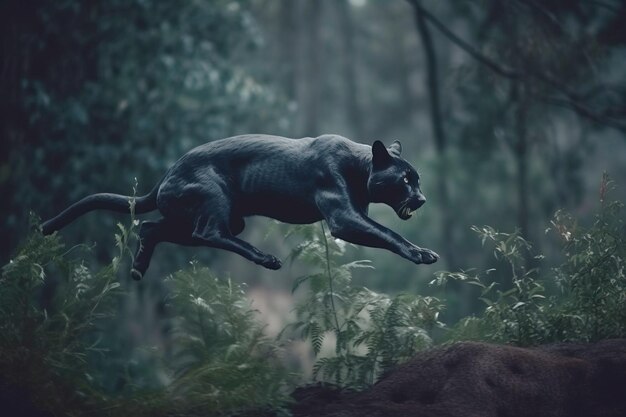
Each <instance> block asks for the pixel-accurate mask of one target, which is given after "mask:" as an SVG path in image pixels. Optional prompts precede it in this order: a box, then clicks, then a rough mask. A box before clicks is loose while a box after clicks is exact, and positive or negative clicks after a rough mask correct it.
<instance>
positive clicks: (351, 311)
mask: <svg viewBox="0 0 626 417" xmlns="http://www.w3.org/2000/svg"><path fill="white" fill-rule="evenodd" d="M293 233H298V234H300V235H301V236H303V237H304V241H303V242H302V243H301V244H299V245H297V246H296V248H295V249H294V251H293V252H292V254H291V258H292V259H293V258H299V259H301V260H304V261H305V262H307V263H309V264H310V265H312V266H313V267H314V271H313V272H312V273H310V274H307V275H304V276H302V277H299V278H297V279H296V280H295V283H294V286H293V291H296V290H297V289H298V288H299V287H300V286H302V285H303V284H305V283H306V285H307V286H308V292H307V296H306V299H305V300H304V302H302V303H300V304H299V305H298V306H297V307H296V315H297V321H296V322H294V323H291V324H289V325H288V326H286V327H285V329H284V330H283V334H284V333H285V332H295V333H296V334H299V335H300V337H302V338H304V339H308V340H310V342H311V345H312V348H313V352H314V353H315V355H316V356H318V359H317V361H316V362H315V365H314V367H313V374H314V377H315V378H318V377H320V376H321V377H322V378H323V379H324V380H326V381H331V382H334V383H336V384H338V385H343V386H347V387H351V388H357V389H358V388H364V387H365V386H367V385H369V384H372V383H374V382H375V381H376V379H377V377H378V376H379V375H380V374H381V372H384V371H385V370H387V369H389V368H390V367H392V366H395V365H396V364H398V363H400V362H402V361H405V360H407V359H409V358H411V357H412V356H413V355H414V354H415V352H417V351H418V350H419V349H423V348H425V347H428V346H430V345H431V344H432V338H431V336H430V331H431V330H432V329H433V328H434V327H437V326H443V324H442V323H441V322H439V321H438V315H439V313H440V312H441V311H442V309H443V304H442V303H441V302H440V301H439V300H438V299H436V298H434V297H421V296H418V295H412V294H400V295H397V296H395V297H390V296H388V295H385V294H379V293H376V292H374V291H371V290H369V289H367V288H365V287H358V286H352V283H351V281H352V271H353V270H354V269H356V268H372V266H371V264H370V261H367V260H358V261H352V262H347V263H341V262H340V258H341V257H342V255H343V254H344V252H345V248H346V244H345V243H344V242H342V241H339V240H335V239H333V238H332V237H331V236H330V235H329V234H328V233H327V231H326V229H325V228H324V225H323V224H321V223H320V225H319V227H318V226H315V225H313V226H300V227H296V228H294V229H292V231H291V232H290V233H289V234H293ZM331 336H332V337H334V353H333V354H330V355H328V354H325V353H324V352H323V351H322V346H323V343H324V340H326V339H327V338H328V339H330V338H331Z"/></svg>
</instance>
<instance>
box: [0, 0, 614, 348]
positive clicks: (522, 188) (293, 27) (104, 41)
mask: <svg viewBox="0 0 626 417" xmlns="http://www.w3.org/2000/svg"><path fill="white" fill-rule="evenodd" d="M625 28H626V4H625V3H624V2H620V1H610V0H604V1H575V0H549V1H542V2H538V1H532V0H510V1H498V0H484V1H435V0H429V1H426V0H425V1H418V0H411V1H382V0H350V1H348V0H334V1H330V0H315V1H311V0H308V1H305V0H275V1H271V2H267V1H254V0H251V1H225V0H215V1H199V0H198V1H186V2H165V1H150V0H110V1H97V2H83V1H79V0H62V1H54V2H50V1H33V2H29V3H24V2H17V1H13V0H7V1H4V2H2V4H1V5H0V32H1V33H2V35H1V36H2V50H1V53H2V61H1V64H0V70H1V74H0V105H1V106H2V111H0V120H1V123H0V131H1V133H2V145H1V146H2V152H1V153H0V187H1V193H0V195H2V196H3V197H2V204H1V205H0V218H1V219H2V220H1V224H2V235H3V239H2V240H1V241H0V262H1V263H2V264H5V263H7V262H9V260H10V259H11V257H12V256H13V254H14V253H15V250H16V248H17V247H18V245H19V244H20V243H21V242H22V241H23V239H24V236H25V235H26V233H27V231H28V222H29V212H30V211H33V212H34V213H35V214H36V215H38V216H40V217H41V218H43V219H46V218H49V217H51V216H53V215H55V214H57V213H58V212H59V211H61V210H62V209H63V208H65V207H66V206H68V205H69V204H70V203H72V202H75V201H77V200H78V199H80V198H82V197H84V196H86V195H88V194H92V193H96V192H113V193H119V194H124V195H130V194H132V193H133V187H134V186H135V181H137V183H138V190H137V194H138V195H142V194H145V193H147V192H148V191H149V190H150V189H151V187H152V186H153V184H154V183H155V182H156V181H158V179H159V178H160V177H161V175H163V173H164V172H165V170H166V169H167V167H168V166H170V165H171V164H172V163H173V162H174V161H175V160H176V159H177V158H178V157H180V156H181V155H182V154H183V153H185V152H186V151H187V150H189V149H191V148H193V147H194V146H197V145H200V144H202V143H205V142H207V141H211V140H216V139H220V138H224V137H228V136H233V135H237V134H245V133H266V134H274V135H283V136H288V137H303V136H317V135H320V134H324V133H336V134H340V135H343V136H346V137H348V138H351V139H353V140H355V141H358V142H362V143H369V144H371V143H372V142H373V141H374V140H376V139H379V140H382V141H383V142H385V143H387V144H390V143H391V142H392V141H393V140H400V141H401V142H402V144H403V148H404V151H403V156H404V157H405V159H407V160H408V161H410V162H412V163H413V164H414V165H415V166H416V167H417V168H418V171H419V172H420V174H421V176H422V184H423V185H422V188H423V191H424V193H425V195H426V197H427V199H428V202H427V204H426V205H425V206H424V207H423V208H422V209H421V210H420V211H419V212H418V215H417V217H416V218H413V219H411V220H410V221H408V222H404V221H401V220H400V219H398V218H397V216H396V215H395V213H393V211H391V210H390V209H388V208H386V207H379V206H373V207H372V208H371V216H372V217H373V218H374V219H376V220H377V221H379V222H380V223H383V224H385V225H386V226H388V227H390V228H391V229H394V230H396V231H398V232H400V233H401V234H403V235H404V236H405V237H407V238H408V239H409V240H411V241H412V242H415V243H416V244H418V245H420V246H425V247H428V248H431V249H433V250H435V251H437V252H438V253H439V254H440V255H441V259H440V261H439V262H438V263H436V264H434V265H431V266H419V267H416V266H415V265H413V264H411V263H409V262H405V261H403V260H400V259H399V258H398V257H397V256H395V255H393V254H391V253H387V252H384V251H381V250H375V249H367V248H357V247H348V248H347V249H346V255H345V256H346V258H349V259H371V260H373V262H372V265H373V266H374V267H375V269H359V270H358V271H355V273H354V278H353V282H354V283H356V284H358V285H362V286H366V287H367V288H370V289H373V290H375V291H377V292H381V293H389V294H396V293H400V292H408V293H417V294H421V295H442V294H443V293H442V292H441V291H442V289H441V288H433V287H431V286H429V285H428V283H429V282H431V281H432V280H433V279H434V274H435V272H437V271H445V270H450V271H457V270H465V271H468V270H474V269H475V270H481V271H482V270H488V269H491V268H495V271H494V272H493V273H492V275H491V279H493V280H494V281H495V282H498V283H499V284H500V285H502V286H503V288H507V287H510V286H511V285H513V283H512V282H511V279H510V274H508V271H507V269H506V268H503V261H502V260H501V259H500V260H499V259H495V258H494V257H493V255H492V253H491V251H490V250H485V249H484V248H483V246H482V244H481V240H480V238H479V237H478V236H477V235H476V233H475V232H474V231H472V229H471V226H472V225H478V226H483V225H489V226H491V227H493V228H495V229H496V230H501V231H506V232H513V231H514V230H518V231H519V233H520V235H521V236H523V237H524V238H525V239H527V240H528V241H530V242H532V244H533V246H534V249H535V252H536V253H542V254H543V255H544V256H543V257H542V258H540V259H538V258H533V257H530V256H529V257H528V258H527V259H525V260H524V262H525V264H526V268H527V269H530V268H533V267H541V268H544V269H548V270H549V269H550V268H552V267H556V266H558V265H560V264H561V263H562V262H563V255H562V253H561V252H560V250H559V248H560V246H561V244H562V242H560V241H559V239H560V238H561V237H562V236H559V235H558V234H551V233H546V229H548V228H550V227H551V219H552V218H553V216H554V214H555V213H556V212H557V210H559V209H564V210H566V211H567V212H569V213H572V214H573V215H574V216H575V217H576V218H578V219H579V221H580V222H581V224H591V222H592V221H593V217H592V214H593V213H594V211H595V210H596V209H597V208H598V206H599V205H600V201H599V200H600V194H601V192H604V191H606V190H604V191H601V187H604V186H606V183H604V182H602V181H603V180H602V179H603V173H604V172H606V173H608V174H609V176H610V177H611V178H612V179H613V180H614V184H615V189H614V190H613V192H612V198H614V199H616V200H622V201H624V197H625V196H626V188H625V184H624V183H625V180H626V140H625V139H626V136H625V133H626V71H624V68H626V53H625V52H626V49H625V48H626V29H625ZM601 184H604V185H601ZM147 218H149V217H147ZM118 222H122V223H125V222H128V217H127V216H126V217H125V216H123V215H117V214H113V213H104V212H100V213H91V214H89V215H86V216H85V217H83V218H81V219H80V220H78V221H76V222H75V223H73V224H72V225H70V226H68V227H67V228H66V229H64V230H63V231H62V232H61V233H60V234H61V235H62V237H63V240H64V242H65V243H66V244H67V245H68V247H71V246H73V245H76V244H79V243H86V244H87V245H93V247H92V249H91V251H90V252H89V254H87V255H85V256H86V258H85V262H87V263H88V265H89V266H90V267H92V268H98V267H101V266H102V265H107V264H109V263H110V262H111V259H112V258H113V257H114V256H115V254H116V253H117V248H116V242H115V236H114V235H115V233H116V231H117V229H116V223H118ZM289 230H290V229H289V227H288V226H284V225H277V224H276V223H274V222H272V221H270V220H267V219H251V221H249V222H248V227H247V229H246V231H245V232H244V235H243V238H244V239H246V240H249V241H251V242H254V243H255V244H257V245H258V246H259V247H261V248H263V249H264V250H266V251H267V252H270V253H275V254H276V255H278V256H279V257H282V258H286V257H287V256H288V255H289V253H290V251H291V249H292V248H293V247H295V246H297V244H298V240H297V237H293V236H292V237H289V238H287V239H285V238H284V236H285V234H287V233H289ZM191 259H197V260H198V262H199V263H200V264H203V265H208V266H210V268H211V269H212V270H213V271H214V273H215V274H216V275H218V276H230V277H231V278H232V280H233V281H234V282H237V283H246V284H247V294H248V296H249V297H250V298H252V299H253V300H254V301H253V305H254V306H255V307H256V308H258V309H260V310H261V311H262V312H263V313H264V315H265V316H264V317H265V318H264V320H266V321H268V322H269V331H270V333H272V332H273V333H277V332H278V331H279V330H280V329H281V328H282V326H284V325H285V324H286V322H287V318H288V317H289V316H290V315H293V312H292V308H293V302H292V299H293V297H292V295H291V289H292V286H293V285H294V280H295V279H296V278H297V277H298V276H302V275H303V274H306V273H307V272H308V271H309V270H308V269H307V268H308V267H307V265H306V264H303V263H301V262H298V260H295V261H294V262H292V263H289V262H287V263H286V264H285V266H284V267H283V268H282V269H281V270H279V271H267V270H264V269H261V268H259V267H258V266H256V265H254V264H251V263H249V262H247V261H245V260H243V259H242V258H240V257H238V256H237V255H234V254H230V253H226V252H224V251H219V250H210V249H200V248H183V247H178V246H174V245H168V244H164V245H161V246H160V247H159V248H158V249H157V254H156V256H155V258H154V260H153V263H152V266H151V269H150V271H149V273H148V275H147V276H146V277H145V279H144V280H143V281H142V282H141V283H139V284H137V285H136V287H135V288H134V289H133V290H132V291H136V292H137V293H140V294H143V295H142V297H144V298H145V299H147V300H148V301H145V300H144V301H143V304H141V305H142V307H141V309H142V310H141V314H138V315H136V314H134V313H132V312H133V311H134V310H132V309H129V310H128V311H127V312H126V314H128V315H132V316H133V317H132V318H131V319H130V320H129V321H128V323H129V324H128V325H129V327H131V328H132V329H135V331H136V332H138V335H136V337H137V340H140V341H141V343H143V342H145V340H149V341H153V342H154V341H161V342H162V339H163V337H166V336H164V335H163V334H161V333H159V331H158V330H155V329H159V327H158V326H156V325H155V323H158V322H159V321H160V320H161V319H162V318H163V317H162V316H163V314H164V313H163V310H162V308H160V302H159V300H160V299H162V298H163V297H164V296H165V295H166V294H167V292H168V288H167V286H166V285H164V278H165V277H166V276H168V275H169V274H171V273H172V272H174V271H176V270H178V269H179V268H182V267H185V266H186V265H187V264H188V262H189V261H190V260H191ZM120 276H124V273H123V272H121V273H120ZM121 279H126V278H121ZM477 291H478V290H477V289H472V287H471V286H470V287H468V286H463V285H457V284H455V283H451V284H450V285H449V286H447V287H446V288H445V299H446V305H445V309H443V311H442V314H441V316H440V317H439V319H440V320H442V322H444V323H454V322H456V321H457V320H458V319H459V318H461V317H465V316H468V315H472V314H475V313H477V312H479V311H481V310H482V309H483V304H482V303H481V302H480V301H479V300H478V297H477V294H478V292H477ZM144 298H142V299H144ZM137 329H139V330H137ZM137 343H139V342H137Z"/></svg>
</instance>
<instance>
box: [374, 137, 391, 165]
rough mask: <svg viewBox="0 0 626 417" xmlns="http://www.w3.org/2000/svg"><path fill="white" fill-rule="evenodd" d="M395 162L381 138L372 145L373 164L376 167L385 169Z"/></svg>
mask: <svg viewBox="0 0 626 417" xmlns="http://www.w3.org/2000/svg"><path fill="white" fill-rule="evenodd" d="M391 162H393V159H392V158H391V155H389V152H387V148H385V145H383V143H382V142H381V141H379V140H377V141H375V142H374V144H373V145H372V166H373V167H374V169H383V168H386V167H387V166H389V164H391Z"/></svg>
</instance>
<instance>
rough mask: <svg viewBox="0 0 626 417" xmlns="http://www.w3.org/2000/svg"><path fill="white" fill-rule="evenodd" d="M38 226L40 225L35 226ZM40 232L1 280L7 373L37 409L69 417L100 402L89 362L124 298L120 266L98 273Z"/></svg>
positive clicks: (0, 345) (0, 346)
mask: <svg viewBox="0 0 626 417" xmlns="http://www.w3.org/2000/svg"><path fill="white" fill-rule="evenodd" d="M33 224H34V223H33ZM33 229H34V230H33V231H32V232H31V234H30V236H29V237H28V239H26V241H25V242H24V244H23V245H22V247H21V248H20V249H19V250H18V252H17V254H16V255H15V256H14V257H13V259H12V260H11V261H10V262H9V263H8V264H7V265H5V266H4V267H3V268H2V278H1V279H0V333H1V334H2V338H0V370H1V372H0V373H1V374H2V382H3V385H5V387H4V388H7V387H11V388H12V389H19V390H26V391H29V390H33V394H34V392H35V391H34V390H35V387H36V392H37V395H32V397H31V398H32V401H33V403H34V405H35V406H36V407H38V408H41V409H45V410H49V411H51V412H53V413H55V414H59V415H60V414H70V413H72V412H78V411H77V410H79V409H83V408H85V407H86V406H87V405H88V404H91V405H93V404H95V403H98V402H99V401H100V399H101V396H100V394H99V393H98V392H97V389H96V387H94V385H93V384H92V383H91V380H92V377H91V375H90V374H89V367H88V356H89V355H90V354H94V353H95V354H100V353H102V352H101V348H100V337H99V336H100V326H101V324H102V323H103V321H105V320H108V319H109V318H111V317H112V316H113V314H114V311H115V310H114V306H115V305H116V304H117V302H118V301H119V299H120V296H121V295H122V292H121V290H120V286H119V283H118V282H117V279H116V272H117V266H114V265H110V266H108V267H106V268H103V269H102V270H100V271H99V272H98V273H92V272H91V271H90V270H89V269H88V268H87V267H86V266H85V265H84V263H82V262H81V261H80V259H76V258H72V257H70V255H73V254H75V253H80V252H81V251H84V250H85V249H86V247H85V246H82V245H81V246H78V247H75V248H72V249H70V250H68V251H64V245H63V244H62V243H61V240H60V238H59V237H58V236H57V235H56V234H53V235H51V236H43V235H42V234H41V233H40V232H39V230H37V229H36V228H35V227H33Z"/></svg>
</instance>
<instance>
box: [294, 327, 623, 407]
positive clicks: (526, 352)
mask: <svg viewBox="0 0 626 417" xmlns="http://www.w3.org/2000/svg"><path fill="white" fill-rule="evenodd" d="M294 398H295V400H296V402H295V404H294V405H293V407H292V412H293V415H294V417H309V416H310V417H313V416H315V417H396V416H397V417H410V416H415V417H434V416H437V417H474V416H475V417H618V416H619V417H624V416H626V339H620V340H607V341H602V342H598V343H595V344H559V345H550V346H542V347H536V348H518V347H511V346H502V345H493V344H486V343H473V342H466V343H457V344H453V345H449V346H446V347H440V348H435V349H432V350H430V351H427V352H423V353H421V354H419V355H418V356H417V357H416V358H414V359H413V360H411V361H410V362H408V363H406V364H404V365H402V366H399V367H398V368H397V369H395V370H394V371H392V372H390V373H388V374H387V375H386V376H385V377H383V378H382V379H381V380H380V381H379V382H378V383H377V384H376V385H374V386H372V387H371V388H370V389H368V390H365V391H362V392H358V393H355V392H345V391H341V390H336V389H333V388H332V387H324V386H320V385H316V386H311V387H306V388H300V389H298V390H296V392H294Z"/></svg>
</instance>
